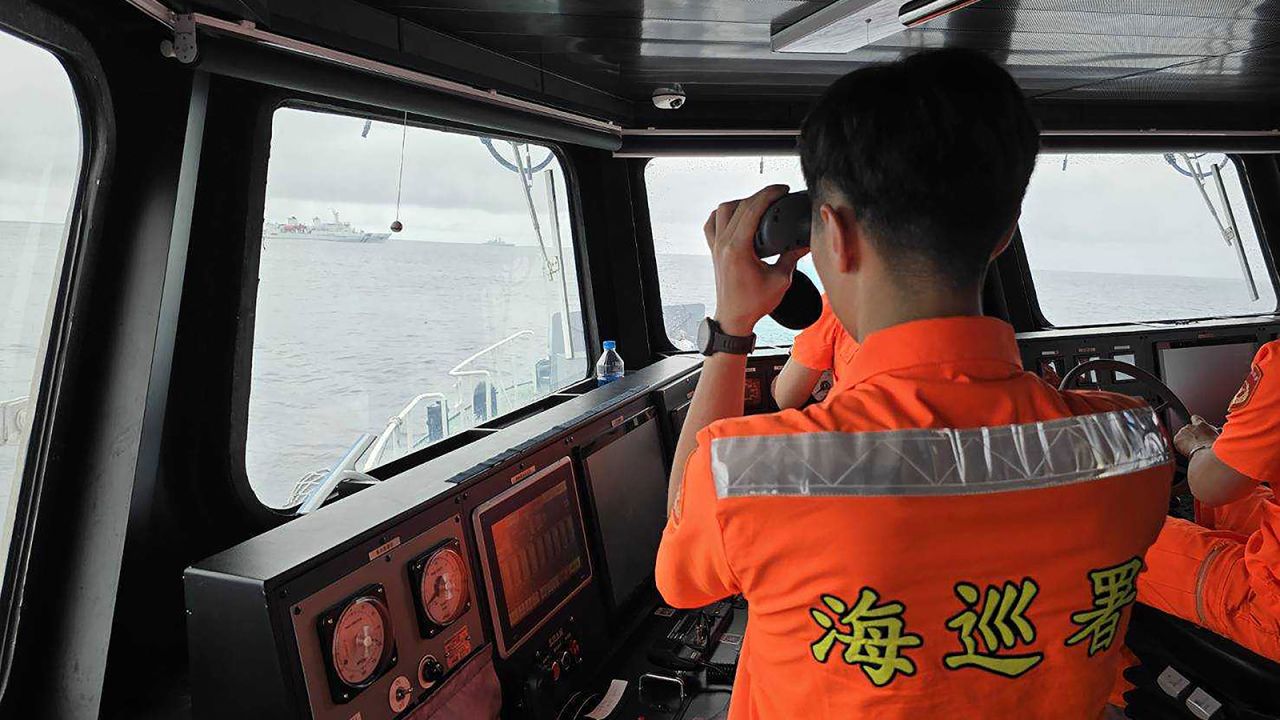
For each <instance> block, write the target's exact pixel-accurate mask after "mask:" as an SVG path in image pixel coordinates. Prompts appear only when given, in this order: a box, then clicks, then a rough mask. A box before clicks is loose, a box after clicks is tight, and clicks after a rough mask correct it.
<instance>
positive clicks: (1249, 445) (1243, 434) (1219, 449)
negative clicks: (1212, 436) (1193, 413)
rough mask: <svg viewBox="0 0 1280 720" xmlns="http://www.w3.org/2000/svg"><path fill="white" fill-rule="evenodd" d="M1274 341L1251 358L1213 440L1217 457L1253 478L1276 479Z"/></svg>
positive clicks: (1279, 388)
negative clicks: (1221, 426)
mask: <svg viewBox="0 0 1280 720" xmlns="http://www.w3.org/2000/svg"><path fill="white" fill-rule="evenodd" d="M1275 344H1276V343H1267V344H1266V345H1264V346H1262V349H1261V350H1259V351H1258V354H1257V356H1255V357H1254V359H1253V366H1252V367H1251V368H1250V369H1249V375H1248V377H1246V378H1245V380H1244V384H1242V385H1241V386H1240V390H1239V391H1237V392H1236V395H1235V397H1234V398H1232V400H1231V407H1230V409H1229V410H1228V412H1227V424H1226V426H1224V427H1223V429H1222V435H1221V436H1219V437H1218V440H1217V442H1215V443H1214V444H1213V452H1214V454H1215V455H1217V456H1218V459H1219V460H1221V461H1222V462H1224V463H1226V464H1227V465H1229V466H1231V468H1232V469H1234V470H1235V471H1236V472H1238V473H1241V474H1244V475H1248V476H1249V477H1251V478H1253V479H1254V480H1258V481H1267V482H1272V483H1274V482H1276V481H1277V480H1280V442H1278V441H1277V438H1280V361H1278V355H1277V353H1276V348H1275V347H1273V346H1274V345H1275Z"/></svg>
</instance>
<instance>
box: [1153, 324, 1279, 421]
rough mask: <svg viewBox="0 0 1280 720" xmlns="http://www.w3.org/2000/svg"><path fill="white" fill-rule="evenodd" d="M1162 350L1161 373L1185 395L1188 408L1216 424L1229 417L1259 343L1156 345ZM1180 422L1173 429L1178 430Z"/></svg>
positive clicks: (1161, 375)
mask: <svg viewBox="0 0 1280 720" xmlns="http://www.w3.org/2000/svg"><path fill="white" fill-rule="evenodd" d="M1156 347H1157V349H1158V351H1159V354H1160V377H1161V379H1162V380H1164V384H1165V385H1168V386H1169V389H1170V390H1172V391H1173V392H1174V393H1176V394H1177V396H1178V397H1180V398H1182V402H1184V403H1186V405H1187V410H1190V411H1191V413H1192V414H1193V415H1199V416H1201V417H1203V418H1204V419H1205V420H1208V421H1209V422H1211V423H1213V424H1214V425H1219V426H1221V425H1222V423H1224V422H1226V419H1227V406H1228V405H1230V404H1231V398H1232V397H1234V396H1235V394H1236V391H1237V390H1239V389H1240V384H1241V383H1243V382H1244V379H1245V376H1246V375H1248V374H1249V367H1250V365H1252V364H1253V356H1254V354H1255V353H1256V352H1257V346H1256V345H1255V344H1254V343H1253V342H1252V341H1249V342H1240V343H1231V344H1226V345H1193V346H1189V347H1174V346H1171V345H1170V343H1160V344H1159V345H1157V346H1156ZM1180 426H1181V423H1180V422H1179V423H1177V424H1176V426H1175V427H1172V428H1171V429H1173V430H1177V427H1180Z"/></svg>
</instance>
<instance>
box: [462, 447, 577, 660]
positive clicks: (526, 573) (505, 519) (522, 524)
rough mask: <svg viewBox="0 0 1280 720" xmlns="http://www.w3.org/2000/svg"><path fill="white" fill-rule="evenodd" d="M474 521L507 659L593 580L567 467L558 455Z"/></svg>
mask: <svg viewBox="0 0 1280 720" xmlns="http://www.w3.org/2000/svg"><path fill="white" fill-rule="evenodd" d="M475 524H476V533H477V535H478V536H479V540H480V546H481V549H482V552H483V553H484V554H483V556H482V558H481V560H482V562H483V564H484V572H485V582H486V584H487V585H488V587H489V591H490V592H489V595H490V597H489V601H490V607H491V609H492V610H493V614H494V617H495V619H496V620H497V621H498V624H499V625H500V627H499V631H500V632H499V635H500V637H499V650H500V652H502V653H503V657H506V656H507V654H509V653H510V652H511V651H513V650H514V649H515V648H516V647H518V646H519V645H520V643H522V642H523V641H524V640H525V639H526V638H527V637H528V636H529V635H531V634H532V633H533V632H534V631H535V630H537V629H538V627H540V626H541V625H542V623H544V622H545V621H546V620H547V619H548V618H549V617H550V616H551V615H552V614H553V613H554V612H555V611H556V610H557V609H558V608H559V607H560V606H561V605H562V604H564V603H565V602H566V601H567V600H568V599H569V598H571V597H573V596H574V595H575V594H577V592H578V590H580V589H581V588H582V587H583V586H584V585H585V584H586V582H587V581H588V580H589V579H590V578H591V563H590V560H589V558H588V556H587V550H586V539H585V536H584V534H583V525H582V511H581V508H580V507H579V505H578V490H577V483H576V482H575V479H574V473H573V464H572V462H571V461H570V460H569V458H567V457H566V458H562V459H560V460H559V461H557V462H555V463H553V464H551V465H550V466H548V467H546V468H544V469H542V470H541V471H539V472H537V473H535V474H534V475H533V476H531V477H529V478H528V479H525V480H522V481H520V482H519V483H517V484H516V485H513V486H512V487H511V489H510V490H507V491H506V492H504V493H502V494H500V495H498V496H497V497H495V498H493V499H492V500H489V501H488V502H486V503H485V504H483V505H481V506H480V507H479V508H477V510H476V514H475Z"/></svg>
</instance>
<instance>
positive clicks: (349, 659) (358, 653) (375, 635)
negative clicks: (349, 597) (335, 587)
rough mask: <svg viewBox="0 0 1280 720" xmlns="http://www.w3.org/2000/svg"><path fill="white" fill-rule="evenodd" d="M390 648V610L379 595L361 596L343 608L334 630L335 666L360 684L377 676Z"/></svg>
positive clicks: (351, 682) (345, 679) (349, 681)
mask: <svg viewBox="0 0 1280 720" xmlns="http://www.w3.org/2000/svg"><path fill="white" fill-rule="evenodd" d="M387 651H388V647H387V613H386V609H385V608H384V607H383V605H382V603H381V602H379V601H378V600H377V599H376V598H372V597H361V598H358V599H356V600H354V601H352V603H351V604H350V605H348V606H346V607H345V608H343V610H342V614H341V615H339V616H338V623H337V626H336V627H335V628H334V631H333V670H334V672H335V673H337V675H338V679H340V680H342V682H344V683H346V684H348V685H350V686H352V687H360V686H362V685H365V684H367V683H369V682H370V681H371V680H372V679H373V675H374V673H376V672H378V668H379V667H380V666H381V665H382V661H383V659H384V657H385V656H386V653H387Z"/></svg>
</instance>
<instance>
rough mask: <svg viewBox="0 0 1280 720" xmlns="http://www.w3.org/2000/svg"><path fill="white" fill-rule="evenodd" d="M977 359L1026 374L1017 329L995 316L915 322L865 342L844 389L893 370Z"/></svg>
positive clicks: (886, 329) (855, 359)
mask: <svg viewBox="0 0 1280 720" xmlns="http://www.w3.org/2000/svg"><path fill="white" fill-rule="evenodd" d="M975 360H986V361H995V362H1003V363H1008V364H1009V365H1012V366H1014V367H1015V368H1016V369H1018V370H1021V369H1022V356H1021V354H1020V353H1019V352H1018V343H1017V341H1015V340H1014V337H1013V328H1012V327H1011V326H1010V325H1009V324H1008V323H1006V322H1004V321H1003V320H997V319H996V318H992V317H978V316H968V317H944V318H928V319H926V320H913V321H911V322H905V323H902V324H900V325H893V326H890V327H887V328H884V329H883V330H878V331H876V332H873V333H871V334H870V335H868V336H867V337H865V338H864V339H863V341H862V347H860V348H859V349H858V352H857V354H856V355H854V356H853V362H852V363H850V364H849V370H848V379H847V383H842V384H847V385H856V384H858V383H861V382H863V381H865V380H866V379H868V378H870V377H872V376H874V375H879V374H881V373H884V372H889V371H891V370H901V369H903V368H908V367H915V366H919V365H942V364H947V363H956V362H966V361H969V362H972V361H975ZM843 379H844V378H842V380H843Z"/></svg>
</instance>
